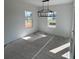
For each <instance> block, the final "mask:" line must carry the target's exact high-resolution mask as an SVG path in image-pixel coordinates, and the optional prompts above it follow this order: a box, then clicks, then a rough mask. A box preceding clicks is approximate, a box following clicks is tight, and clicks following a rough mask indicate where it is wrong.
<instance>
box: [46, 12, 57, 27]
mask: <svg viewBox="0 0 79 59" xmlns="http://www.w3.org/2000/svg"><path fill="white" fill-rule="evenodd" d="M50 14H52V15H53V16H52V17H48V18H47V19H48V27H50V28H55V27H56V12H53V13H48V15H49V16H50Z"/></svg>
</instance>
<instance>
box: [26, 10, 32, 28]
mask: <svg viewBox="0 0 79 59" xmlns="http://www.w3.org/2000/svg"><path fill="white" fill-rule="evenodd" d="M25 28H32V12H31V11H26V10H25Z"/></svg>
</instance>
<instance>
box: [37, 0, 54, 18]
mask: <svg viewBox="0 0 79 59" xmlns="http://www.w3.org/2000/svg"><path fill="white" fill-rule="evenodd" d="M42 3H43V6H42V9H41V10H39V11H38V16H39V17H53V16H54V11H52V10H50V9H49V0H43V1H42ZM45 4H46V5H45Z"/></svg>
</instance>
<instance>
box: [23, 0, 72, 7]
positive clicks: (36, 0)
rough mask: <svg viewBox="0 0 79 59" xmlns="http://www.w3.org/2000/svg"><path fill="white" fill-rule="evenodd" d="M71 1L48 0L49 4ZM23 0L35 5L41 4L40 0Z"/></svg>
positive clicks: (68, 0)
mask: <svg viewBox="0 0 79 59" xmlns="http://www.w3.org/2000/svg"><path fill="white" fill-rule="evenodd" d="M72 1H73V0H50V1H49V5H53V4H54V5H57V4H66V3H71V2H72ZM24 2H28V3H31V4H33V5H36V6H41V5H42V0H24Z"/></svg>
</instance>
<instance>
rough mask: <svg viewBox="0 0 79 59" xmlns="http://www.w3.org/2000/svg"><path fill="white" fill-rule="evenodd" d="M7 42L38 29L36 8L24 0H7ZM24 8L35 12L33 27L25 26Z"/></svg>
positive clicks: (5, 34)
mask: <svg viewBox="0 0 79 59" xmlns="http://www.w3.org/2000/svg"><path fill="white" fill-rule="evenodd" d="M4 3H5V6H4V7H5V8H4V9H5V10H4V12H5V17H4V18H5V20H4V21H5V24H4V25H5V30H4V31H5V33H4V36H5V42H4V43H5V44H6V43H9V42H11V41H13V40H16V39H18V38H21V37H23V36H25V35H28V34H30V33H33V32H35V31H37V18H36V17H37V15H36V11H35V10H36V8H35V6H33V5H30V4H27V3H24V2H22V0H5V2H4ZM24 10H27V11H28V10H30V11H32V12H33V28H31V29H26V28H25V27H24Z"/></svg>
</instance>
